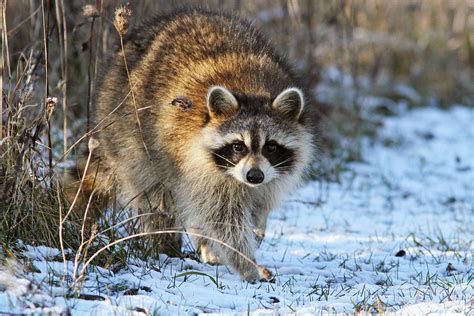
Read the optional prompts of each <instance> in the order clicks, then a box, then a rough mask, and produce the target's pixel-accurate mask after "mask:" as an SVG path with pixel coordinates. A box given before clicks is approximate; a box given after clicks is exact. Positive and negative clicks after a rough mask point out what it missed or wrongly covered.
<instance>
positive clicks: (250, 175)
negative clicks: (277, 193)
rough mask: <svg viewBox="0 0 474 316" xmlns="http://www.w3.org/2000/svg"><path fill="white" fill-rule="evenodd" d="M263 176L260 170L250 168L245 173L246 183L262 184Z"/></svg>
mask: <svg viewBox="0 0 474 316" xmlns="http://www.w3.org/2000/svg"><path fill="white" fill-rule="evenodd" d="M264 178H265V175H264V174H263V172H262V170H260V169H258V168H252V169H250V170H249V171H248V172H247V181H248V182H250V183H252V184H259V183H262V182H263V179H264Z"/></svg>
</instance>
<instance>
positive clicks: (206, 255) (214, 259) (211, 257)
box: [199, 245, 220, 265]
mask: <svg viewBox="0 0 474 316" xmlns="http://www.w3.org/2000/svg"><path fill="white" fill-rule="evenodd" d="M199 249H200V251H201V260H202V262H204V263H208V264H212V265H216V264H219V263H220V260H219V257H218V256H216V255H215V254H214V253H213V252H212V250H211V249H210V248H209V246H207V245H201V247H200V248H199Z"/></svg>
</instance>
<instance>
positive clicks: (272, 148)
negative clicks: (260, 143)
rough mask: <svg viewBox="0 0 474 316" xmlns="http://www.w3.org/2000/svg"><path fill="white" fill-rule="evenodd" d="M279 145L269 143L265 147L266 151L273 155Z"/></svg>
mask: <svg viewBox="0 0 474 316" xmlns="http://www.w3.org/2000/svg"><path fill="white" fill-rule="evenodd" d="M277 146H278V145H277V144H275V143H268V144H266V145H265V149H266V150H267V152H269V153H272V152H274V151H275V150H277Z"/></svg>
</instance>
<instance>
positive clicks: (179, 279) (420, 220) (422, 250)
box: [0, 106, 474, 315]
mask: <svg viewBox="0 0 474 316" xmlns="http://www.w3.org/2000/svg"><path fill="white" fill-rule="evenodd" d="M473 122H474V111H473V110H472V109H469V108H466V107H461V106H454V107H452V108H451V109H449V110H440V109H435V108H424V109H417V110H412V111H409V112H406V113H404V114H402V115H400V116H397V117H390V118H386V119H384V126H383V127H382V129H381V131H380V133H379V135H378V136H377V138H376V139H375V140H374V139H371V140H369V139H367V140H366V141H365V142H364V144H363V146H362V157H363V162H359V163H353V164H351V165H350V166H349V168H347V169H348V171H346V172H344V173H343V174H342V175H341V180H340V183H320V182H309V183H307V184H306V185H305V186H304V187H302V188H301V189H300V190H299V191H298V192H296V193H295V194H293V195H291V196H290V197H289V198H288V199H287V200H286V202H285V203H284V205H282V207H281V208H280V209H278V210H275V211H274V212H273V214H272V215H271V218H270V220H269V224H268V231H267V235H266V238H265V240H264V241H263V243H262V246H261V248H260V249H259V251H258V253H257V261H258V262H259V263H260V264H262V265H265V266H266V267H268V268H270V269H271V270H272V271H273V272H274V274H275V279H274V282H270V283H268V282H266V283H257V284H248V283H246V282H243V281H241V280H240V279H239V277H238V275H236V274H234V273H232V272H231V271H229V270H228V269H227V268H226V267H223V266H210V265H205V264H202V263H199V262H197V261H195V260H192V259H184V260H180V259H174V258H173V259H171V258H166V257H165V256H163V257H162V258H161V259H162V260H160V263H159V268H157V267H156V266H150V265H148V264H145V263H144V262H142V261H140V260H138V259H137V260H135V261H134V262H130V263H129V266H128V268H126V269H123V270H121V271H119V272H118V273H115V274H114V273H112V272H109V271H106V270H104V269H100V268H97V269H94V271H91V272H90V273H89V274H88V276H87V279H86V280H85V283H84V288H83V290H82V293H83V294H90V296H88V297H87V296H83V298H88V300H86V299H77V298H69V299H67V298H65V297H64V290H63V289H62V288H61V279H62V276H63V274H64V266H63V263H62V262H60V261H58V259H57V258H59V251H58V250H56V249H51V248H46V247H27V248H26V249H27V250H26V251H25V256H26V257H28V258H30V259H31V266H32V267H33V268H30V269H28V271H29V272H24V269H23V268H22V267H18V266H15V264H11V265H10V266H9V267H3V268H2V267H0V314H1V313H27V312H33V311H37V312H40V311H42V312H46V311H50V312H57V313H59V312H61V311H67V310H70V311H72V312H73V314H74V315H81V314H84V315H85V314H87V315H90V314H92V315H94V314H96V315H106V314H110V315H125V314H126V315H129V314H130V315H132V314H133V315H149V314H160V315H177V314H180V315H187V314H198V313H216V314H217V313H218V314H242V315H243V314H247V313H248V312H251V313H252V314H253V315H274V314H278V313H280V314H289V313H297V314H321V313H342V312H349V313H353V312H354V311H358V310H366V311H371V312H382V311H386V312H395V313H401V314H427V313H446V312H449V313H459V314H471V313H474V299H473V297H474V268H473V252H474V244H473V239H474V123H473ZM67 268H68V271H69V273H71V269H72V263H71V262H68V266H67ZM196 272H200V274H199V273H196Z"/></svg>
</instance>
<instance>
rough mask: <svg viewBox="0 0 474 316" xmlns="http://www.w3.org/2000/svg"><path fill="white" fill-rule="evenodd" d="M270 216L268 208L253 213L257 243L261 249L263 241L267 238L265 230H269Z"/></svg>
mask: <svg viewBox="0 0 474 316" xmlns="http://www.w3.org/2000/svg"><path fill="white" fill-rule="evenodd" d="M268 214H270V210H269V209H267V208H259V209H257V210H254V212H253V213H252V220H253V223H254V225H255V228H254V229H253V233H254V236H255V240H256V241H257V246H258V247H260V244H261V243H262V241H263V239H264V238H265V230H266V228H267V220H268Z"/></svg>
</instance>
